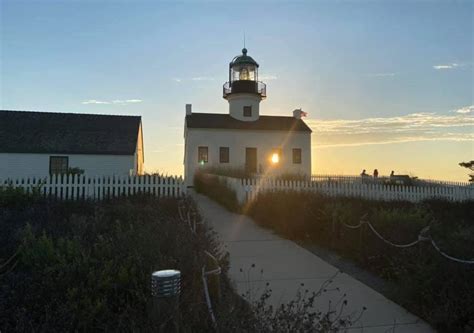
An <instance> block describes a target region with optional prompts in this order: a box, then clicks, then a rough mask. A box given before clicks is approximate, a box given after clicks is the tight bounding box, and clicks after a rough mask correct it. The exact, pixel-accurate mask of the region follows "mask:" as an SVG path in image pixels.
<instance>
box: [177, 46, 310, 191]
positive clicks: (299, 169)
mask: <svg viewBox="0 0 474 333" xmlns="http://www.w3.org/2000/svg"><path fill="white" fill-rule="evenodd" d="M258 70H259V64H258V63H257V62H256V61H255V60H254V59H253V58H252V57H251V56H249V55H248V51H247V49H246V48H244V49H242V54H240V55H238V56H236V57H234V58H233V59H232V61H231V62H230V63H229V73H228V74H229V79H228V81H227V82H226V83H224V86H223V91H222V96H223V97H224V99H226V100H227V101H228V103H229V112H228V113H201V112H199V113H198V112H194V111H193V109H192V105H191V104H187V105H186V116H185V121H184V176H185V180H186V184H187V185H188V186H192V185H193V177H194V174H195V173H196V172H197V171H202V172H212V170H216V168H218V169H228V170H233V171H235V170H236V169H239V170H241V171H242V173H243V174H246V175H247V176H248V177H253V176H255V175H278V174H296V175H304V176H308V175H310V174H311V129H310V128H309V126H308V125H307V124H306V123H305V122H304V121H303V119H301V117H302V116H304V115H306V113H305V112H303V111H302V110H301V109H297V110H294V111H289V112H288V113H289V115H288V116H281V115H279V116H271V115H266V114H265V115H263V114H262V113H261V111H262V110H261V109H260V102H261V101H262V100H264V99H265V98H266V97H267V87H266V85H265V83H263V82H261V81H259V76H258V75H259V73H258ZM216 98H217V96H216Z"/></svg>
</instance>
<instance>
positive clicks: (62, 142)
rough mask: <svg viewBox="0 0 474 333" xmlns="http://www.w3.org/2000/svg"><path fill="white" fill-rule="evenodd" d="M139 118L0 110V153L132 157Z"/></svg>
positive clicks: (135, 144)
mask: <svg viewBox="0 0 474 333" xmlns="http://www.w3.org/2000/svg"><path fill="white" fill-rule="evenodd" d="M140 123H141V117H139V116H110V115H101V114H79V113H52V112H31V111H7V110H0V153H45V154H100V155H102V154H103V155H133V154H135V150H136V147H137V139H138V129H139V127H140Z"/></svg>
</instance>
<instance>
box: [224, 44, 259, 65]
mask: <svg viewBox="0 0 474 333" xmlns="http://www.w3.org/2000/svg"><path fill="white" fill-rule="evenodd" d="M230 65H231V67H234V66H240V65H253V66H255V67H258V63H257V62H256V61H255V60H254V59H253V58H252V57H251V56H248V55H247V49H246V48H243V49H242V54H241V55H238V56H236V57H235V58H234V59H233V60H232V62H231V63H230Z"/></svg>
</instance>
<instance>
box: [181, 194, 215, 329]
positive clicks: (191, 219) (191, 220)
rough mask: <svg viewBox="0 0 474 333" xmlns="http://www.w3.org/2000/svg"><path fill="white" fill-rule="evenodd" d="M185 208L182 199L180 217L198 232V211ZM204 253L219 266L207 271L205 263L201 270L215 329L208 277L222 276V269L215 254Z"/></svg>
mask: <svg viewBox="0 0 474 333" xmlns="http://www.w3.org/2000/svg"><path fill="white" fill-rule="evenodd" d="M185 209H186V207H185V202H184V200H182V201H180V203H179V205H178V215H179V218H180V220H181V222H183V223H187V224H188V226H189V228H190V229H191V231H192V233H193V234H197V229H196V227H197V222H196V212H194V211H191V210H190V209H186V213H184V212H183V210H185ZM204 254H205V255H206V256H208V257H209V258H210V259H211V260H212V261H213V262H214V265H215V266H216V267H217V268H215V269H212V270H210V271H206V266H205V265H204V266H203V267H202V270H201V279H202V283H203V289H204V299H205V301H206V305H207V310H208V312H209V317H210V318H211V321H212V324H213V326H214V329H216V330H217V321H216V316H215V315H214V310H213V308H212V301H211V295H210V293H209V285H208V281H207V277H208V276H209V275H216V276H220V274H221V272H222V269H221V267H220V266H219V261H218V260H217V258H216V257H215V256H213V255H212V254H211V253H210V252H209V251H206V250H204Z"/></svg>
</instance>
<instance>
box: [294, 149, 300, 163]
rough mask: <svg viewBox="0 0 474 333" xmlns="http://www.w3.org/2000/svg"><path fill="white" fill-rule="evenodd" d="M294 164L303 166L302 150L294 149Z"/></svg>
mask: <svg viewBox="0 0 474 333" xmlns="http://www.w3.org/2000/svg"><path fill="white" fill-rule="evenodd" d="M293 164H301V149H300V148H293Z"/></svg>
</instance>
